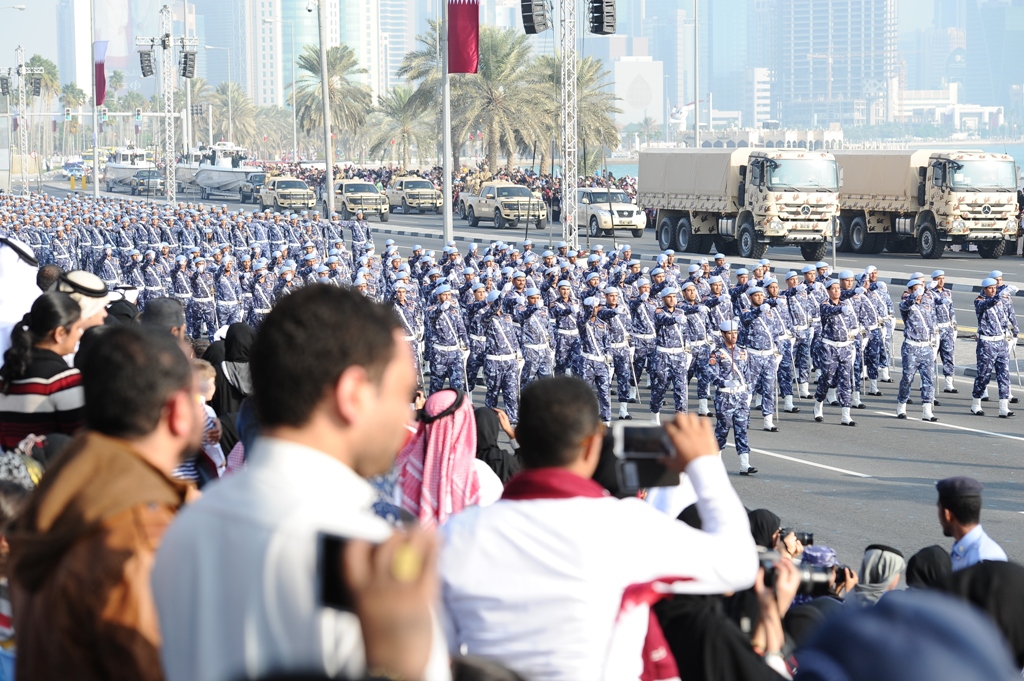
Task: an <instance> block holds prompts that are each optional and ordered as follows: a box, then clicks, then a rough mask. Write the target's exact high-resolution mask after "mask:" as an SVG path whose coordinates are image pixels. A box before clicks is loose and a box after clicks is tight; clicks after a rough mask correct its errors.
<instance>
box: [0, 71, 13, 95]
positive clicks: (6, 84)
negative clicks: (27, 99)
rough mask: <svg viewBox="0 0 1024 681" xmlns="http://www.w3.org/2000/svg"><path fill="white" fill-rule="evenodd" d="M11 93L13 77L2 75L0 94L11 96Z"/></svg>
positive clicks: (0, 78)
mask: <svg viewBox="0 0 1024 681" xmlns="http://www.w3.org/2000/svg"><path fill="white" fill-rule="evenodd" d="M10 94H11V77H10V76H0V95H3V96H4V97H9V96H10Z"/></svg>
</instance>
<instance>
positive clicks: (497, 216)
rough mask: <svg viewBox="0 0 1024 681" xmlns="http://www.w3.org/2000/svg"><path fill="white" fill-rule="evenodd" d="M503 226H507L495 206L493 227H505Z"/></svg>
mask: <svg viewBox="0 0 1024 681" xmlns="http://www.w3.org/2000/svg"><path fill="white" fill-rule="evenodd" d="M505 227H507V224H506V223H505V220H503V219H502V217H501V211H500V210H498V209H497V208H495V209H494V228H495V229H505Z"/></svg>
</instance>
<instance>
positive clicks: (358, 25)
mask: <svg viewBox="0 0 1024 681" xmlns="http://www.w3.org/2000/svg"><path fill="white" fill-rule="evenodd" d="M341 12H342V14H341V42H342V43H344V44H345V45H348V47H349V48H350V49H351V50H352V51H353V52H354V53H355V56H356V60H358V62H359V65H360V66H361V67H362V68H364V69H366V73H364V74H361V75H359V76H358V77H357V78H356V80H357V81H358V82H361V83H363V84H364V85H367V86H369V88H370V91H371V92H372V93H373V101H374V102H376V101H377V97H378V96H380V95H381V94H383V93H384V92H385V91H386V89H387V82H388V72H387V68H386V67H387V61H388V60H387V54H386V51H385V48H386V46H387V41H386V40H385V39H382V36H381V31H380V4H379V0H361V1H360V2H346V3H344V4H343V5H342V7H341Z"/></svg>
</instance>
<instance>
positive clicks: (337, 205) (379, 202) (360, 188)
mask: <svg viewBox="0 0 1024 681" xmlns="http://www.w3.org/2000/svg"><path fill="white" fill-rule="evenodd" d="M360 210H361V211H363V217H364V218H366V217H369V216H370V215H376V216H377V217H379V218H380V221H381V222H387V221H388V218H389V217H390V216H391V213H390V212H389V206H388V199H387V197H386V196H384V195H383V194H381V193H380V192H379V191H377V187H376V185H374V184H373V183H372V182H368V181H366V180H342V181H340V182H335V183H334V211H335V212H336V213H341V218H342V220H351V219H352V218H353V217H355V214H356V211H360Z"/></svg>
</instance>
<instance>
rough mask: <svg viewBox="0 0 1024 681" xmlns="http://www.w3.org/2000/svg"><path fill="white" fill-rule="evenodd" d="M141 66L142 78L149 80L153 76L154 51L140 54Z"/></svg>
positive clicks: (144, 51)
mask: <svg viewBox="0 0 1024 681" xmlns="http://www.w3.org/2000/svg"><path fill="white" fill-rule="evenodd" d="M139 66H140V67H142V77H143V78H149V77H150V76H152V75H153V51H152V50H143V51H142V52H139Z"/></svg>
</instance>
